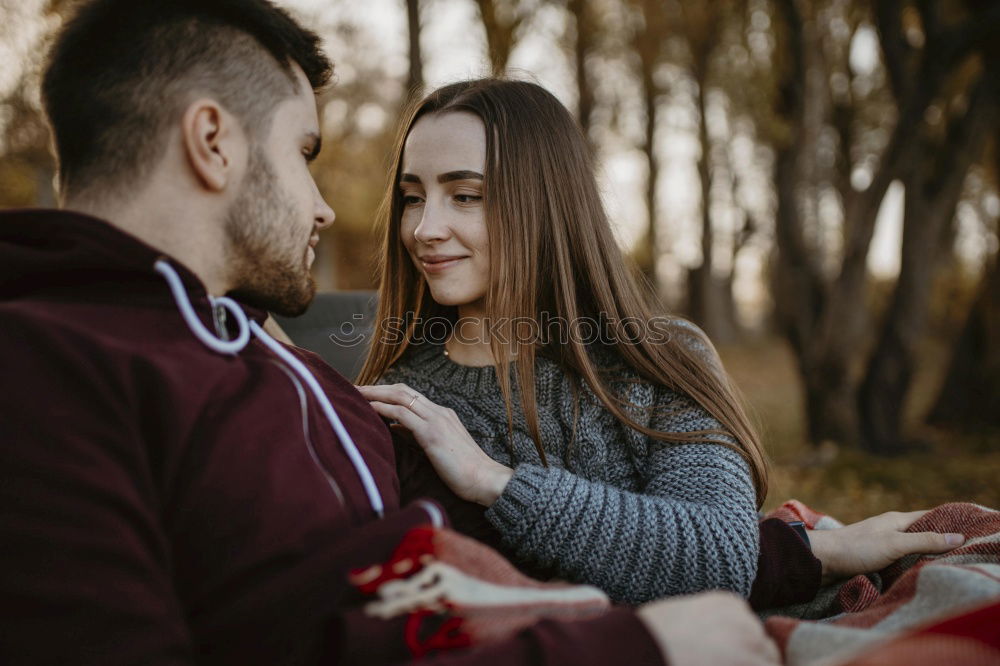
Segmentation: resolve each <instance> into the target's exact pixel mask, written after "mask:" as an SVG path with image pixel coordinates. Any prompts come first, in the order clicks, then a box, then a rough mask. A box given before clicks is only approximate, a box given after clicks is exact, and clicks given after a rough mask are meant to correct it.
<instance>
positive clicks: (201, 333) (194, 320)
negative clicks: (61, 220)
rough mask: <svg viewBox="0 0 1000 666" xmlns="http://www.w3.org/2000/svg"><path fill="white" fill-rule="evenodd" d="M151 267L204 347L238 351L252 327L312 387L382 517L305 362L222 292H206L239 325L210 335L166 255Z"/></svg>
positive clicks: (371, 486)
mask: <svg viewBox="0 0 1000 666" xmlns="http://www.w3.org/2000/svg"><path fill="white" fill-rule="evenodd" d="M153 267H154V268H155V269H156V272H157V273H159V274H160V275H162V276H163V277H164V278H166V280H167V284H168V285H169V286H170V291H171V293H172V294H173V296H174V301H175V302H176V303H177V308H178V309H179V310H180V312H181V316H182V317H183V318H184V321H185V323H186V324H187V325H188V328H190V329H191V332H192V333H194V335H195V337H196V338H198V340H200V341H201V342H202V344H204V345H205V346H206V347H208V348H209V349H211V350H212V351H215V352H218V353H220V354H230V355H233V354H237V353H239V352H240V351H241V350H242V349H243V348H244V347H246V346H247V343H249V341H250V332H251V331H253V334H254V336H255V337H256V338H257V339H258V340H260V341H261V342H262V343H263V344H264V346H266V347H267V348H268V349H270V350H271V351H272V352H274V354H276V355H277V356H278V358H280V359H281V360H282V361H284V362H285V363H286V364H287V365H288V366H289V367H291V369H292V370H293V371H294V372H295V373H296V374H297V375H298V376H299V377H301V378H302V380H303V381H304V382H305V383H306V385H307V386H308V387H309V389H310V390H311V391H312V393H313V396H315V398H316V401H317V402H318V403H319V405H320V408H321V409H322V410H323V414H324V416H326V419H327V421H329V422H330V426H331V427H333V432H334V433H335V434H336V435H337V438H338V439H339V440H340V445H341V446H342V447H343V448H344V452H345V453H346V454H347V457H348V458H349V459H350V461H351V464H352V465H354V469H355V470H356V471H357V473H358V476H359V477H360V478H361V485H362V486H364V489H365V493H366V494H367V495H368V501H369V503H370V504H371V507H372V510H374V511H375V514H376V515H377V516H378V517H379V518H381V517H382V515H383V514H384V513H385V506H384V503H383V502H382V495H381V494H380V493H379V490H378V486H377V485H375V478H374V477H373V476H372V473H371V470H370V469H368V465H367V464H366V463H365V459H364V457H363V456H362V455H361V452H360V451H359V450H358V447H357V445H355V443H354V440H353V439H351V435H350V433H348V432H347V428H345V427H344V424H343V422H342V421H341V420H340V417H339V416H338V415H337V411H336V410H335V409H334V408H333V404H332V403H331V402H330V399H329V398H328V397H327V396H326V393H325V392H324V391H323V389H322V388H321V387H320V385H319V382H318V381H316V378H315V377H314V376H313V374H312V373H311V372H310V371H309V369H308V368H307V367H306V366H305V364H304V363H302V362H301V361H300V360H299V359H297V358H295V356H294V355H292V353H291V352H289V351H288V350H287V349H285V348H284V347H282V346H281V344H279V343H278V342H277V341H275V340H274V338H272V337H271V336H270V335H268V334H267V333H266V332H265V331H264V329H263V328H262V327H261V326H260V324H258V323H257V322H255V321H249V320H248V318H247V316H246V314H245V313H244V312H243V308H241V307H240V306H239V304H238V303H237V302H236V301H234V300H232V299H231V298H227V297H225V296H221V297H219V298H214V297H212V296H209V297H208V299H209V301H210V302H211V303H212V305H213V306H214V305H216V304H218V305H221V306H223V307H224V308H226V310H228V311H229V313H230V314H232V315H233V316H234V317H235V318H236V322H237V325H238V326H239V335H237V336H236V339H235V340H231V341H229V340H222V339H220V338H218V337H216V336H214V335H212V333H211V332H210V331H209V330H208V328H206V327H205V325H204V324H202V323H201V320H200V319H198V316H197V315H196V314H195V312H194V308H193V307H191V301H190V300H189V299H188V296H187V290H186V289H185V288H184V285H183V283H182V282H181V279H180V277H179V276H178V275H177V271H175V270H174V267H173V266H171V265H170V263H169V262H167V261H166V260H165V259H157V261H156V263H155V264H154V266H153Z"/></svg>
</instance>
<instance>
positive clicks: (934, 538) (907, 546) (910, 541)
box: [897, 532, 965, 555]
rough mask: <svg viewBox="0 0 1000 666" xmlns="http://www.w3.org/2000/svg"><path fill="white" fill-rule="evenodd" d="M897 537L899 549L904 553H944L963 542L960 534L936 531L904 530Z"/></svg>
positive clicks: (963, 538) (962, 536)
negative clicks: (904, 531)
mask: <svg viewBox="0 0 1000 666" xmlns="http://www.w3.org/2000/svg"><path fill="white" fill-rule="evenodd" d="M897 538H898V542H899V549H900V551H902V553H903V554H904V555H909V554H911V553H945V552H948V551H949V550H951V549H953V548H957V547H958V546H961V545H962V544H963V543H965V536H964V535H962V534H954V533H948V534H940V533H938V532H912V533H911V532H906V533H903V534H900V535H899V537H897Z"/></svg>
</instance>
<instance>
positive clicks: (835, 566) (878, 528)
mask: <svg viewBox="0 0 1000 666" xmlns="http://www.w3.org/2000/svg"><path fill="white" fill-rule="evenodd" d="M925 513H927V512H926V511H911V512H909V513H900V512H898V511H890V512H889V513H883V514H881V515H878V516H873V517H871V518H868V519H866V520H862V521H861V522H857V523H853V524H851V525H845V526H844V527H840V528H837V529H832V530H812V531H810V532H809V533H808V534H809V543H810V545H811V546H812V551H813V555H815V556H816V557H817V558H818V559H819V560H820V562H822V563H823V584H824V585H826V584H827V583H829V582H831V581H834V580H837V579H839V578H850V577H851V576H856V575H858V574H863V573H870V572H872V571H879V570H881V569H884V568H885V567H887V566H889V565H890V564H892V563H893V562H895V561H896V560H898V559H899V558H901V557H905V556H906V555H910V554H913V553H944V552H947V551H949V550H951V549H953V548H956V547H958V546H961V545H962V544H963V543H965V537H964V536H963V535H961V534H939V533H937V532H905V531H904V530H906V529H907V528H909V526H910V525H912V524H913V523H915V522H916V521H917V520H918V519H919V518H921V517H922V516H923V515H924V514H925Z"/></svg>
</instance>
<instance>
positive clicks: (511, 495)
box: [486, 389, 759, 604]
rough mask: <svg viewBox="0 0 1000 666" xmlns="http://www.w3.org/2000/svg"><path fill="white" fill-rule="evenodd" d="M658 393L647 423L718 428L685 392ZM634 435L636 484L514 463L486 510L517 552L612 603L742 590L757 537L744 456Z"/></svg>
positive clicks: (752, 568)
mask: <svg viewBox="0 0 1000 666" xmlns="http://www.w3.org/2000/svg"><path fill="white" fill-rule="evenodd" d="M656 399H657V402H658V406H659V407H664V408H666V409H662V410H657V411H658V412H663V413H669V416H664V417H655V416H654V418H653V419H652V422H651V425H652V426H653V427H654V428H657V429H660V430H665V431H689V430H696V429H703V428H712V427H719V426H718V423H717V422H716V421H714V420H713V419H712V418H711V417H710V416H709V415H708V414H707V413H705V412H704V411H703V410H702V409H701V408H700V407H699V406H698V405H696V404H695V403H694V402H693V401H691V400H689V399H687V398H686V397H683V396H680V395H678V394H676V393H673V392H671V391H668V390H666V389H657V390H656ZM641 442H642V446H641V447H639V448H640V449H642V448H644V449H645V451H644V452H643V451H641V450H640V454H641V453H644V454H645V455H640V456H639V457H637V458H636V459H635V460H634V464H635V465H636V466H637V467H638V468H639V475H640V479H641V485H640V487H638V488H635V489H634V490H624V489H622V488H619V487H615V486H614V485H610V484H608V483H605V482H603V481H593V480H588V479H586V478H583V477H582V476H579V475H577V474H574V473H572V472H570V471H567V470H566V469H562V468H558V467H542V466H539V465H534V464H520V465H517V467H516V469H515V472H514V476H513V478H512V479H511V481H510V483H509V484H508V485H507V487H506V489H505V490H504V492H503V494H502V495H501V496H500V498H499V499H498V500H497V501H496V502H495V503H494V504H493V505H492V506H491V507H490V508H489V509H488V510H487V512H486V516H487V518H488V519H489V520H490V522H492V523H493V525H494V526H495V527H496V528H497V529H498V530H499V531H500V532H501V534H502V535H503V539H504V542H505V545H506V546H507V547H508V548H509V549H510V551H511V553H512V555H513V556H514V558H515V559H518V560H522V561H523V562H525V563H526V564H529V565H530V566H537V567H539V568H542V569H544V570H547V571H552V572H553V573H554V574H555V575H556V576H557V577H559V578H565V579H568V580H572V581H579V582H587V583H589V584H592V585H596V586H598V587H600V588H602V589H603V590H605V591H606V592H607V593H608V594H609V596H610V597H611V598H612V599H614V600H615V601H617V602H624V603H631V604H638V603H642V602H646V601H649V600H652V599H656V598H660V597H664V596H668V595H679V594H688V593H694V592H699V591H703V590H708V589H726V590H732V591H734V592H737V593H739V594H741V595H743V596H744V597H746V596H748V595H749V593H750V588H751V585H752V583H753V579H754V575H755V573H756V566H757V555H758V550H759V544H758V536H759V534H758V526H757V516H756V509H755V507H756V502H755V495H754V488H753V483H752V481H751V477H750V470H749V467H748V465H747V464H746V462H745V461H744V460H743V459H742V458H741V457H740V455H739V454H737V453H736V452H734V451H732V450H731V449H729V448H727V447H725V446H722V445H718V444H702V443H698V444H671V443H664V442H660V441H657V440H653V439H651V438H645V437H642V438H641ZM610 445H611V443H609V446H610ZM620 445H621V446H622V447H623V448H630V447H631V448H632V449H635V448H636V447H635V444H634V442H632V443H630V442H621V443H620Z"/></svg>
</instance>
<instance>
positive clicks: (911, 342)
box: [858, 81, 997, 455]
mask: <svg viewBox="0 0 1000 666" xmlns="http://www.w3.org/2000/svg"><path fill="white" fill-rule="evenodd" d="M985 88H986V86H985V85H984V82H983V81H980V82H979V83H978V84H977V85H976V86H975V90H974V91H973V92H972V94H971V96H970V102H969V106H968V110H967V111H966V113H965V114H963V115H962V117H960V118H956V119H955V120H953V121H952V123H951V127H950V128H949V131H948V132H947V133H946V136H945V139H944V140H943V141H941V142H940V144H938V143H936V142H930V141H923V142H922V143H923V145H924V155H923V156H921V162H922V164H921V166H920V167H919V168H916V169H914V170H913V171H912V172H911V174H910V177H909V178H908V179H907V181H906V194H905V204H904V227H903V251H902V263H901V265H900V274H899V279H898V281H897V283H896V288H895V290H894V292H893V297H892V302H891V304H890V306H889V309H888V312H887V315H886V317H885V322H884V324H883V327H882V331H881V333H880V336H879V340H878V343H877V345H876V347H875V352H874V354H873V356H872V358H871V360H870V362H869V365H868V370H867V373H866V376H865V379H864V381H863V382H862V384H861V389H860V391H859V396H858V398H859V411H860V414H861V425H862V431H861V432H862V445H863V447H864V448H865V449H866V450H868V451H870V452H872V453H876V454H882V455H892V454H897V453H901V452H903V451H905V450H906V449H907V448H908V446H907V445H906V444H905V443H904V441H903V435H902V418H903V411H904V406H905V403H906V397H907V395H908V393H909V389H910V382H911V380H912V378H913V373H914V368H915V366H916V364H917V346H918V343H919V341H920V339H921V337H922V336H923V333H924V329H925V323H926V317H927V309H928V302H929V300H930V292H931V287H932V285H933V278H934V274H935V273H936V272H937V271H936V269H937V267H938V266H939V265H940V259H941V257H942V247H941V245H942V243H941V241H942V238H943V237H945V236H946V233H945V232H946V231H947V229H948V226H949V225H950V223H951V221H952V219H953V218H954V216H955V209H956V207H957V205H958V201H959V199H960V198H961V194H962V187H963V184H964V182H965V175H966V173H967V172H968V170H969V167H970V166H971V165H972V164H973V163H975V162H976V160H978V159H979V156H980V155H981V154H982V148H983V144H984V141H983V137H984V136H988V134H989V132H990V130H991V129H992V127H993V125H994V123H995V122H996V117H997V114H996V104H995V100H994V98H993V94H992V91H990V90H986V89H985ZM915 142H919V141H916V140H915Z"/></svg>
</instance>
